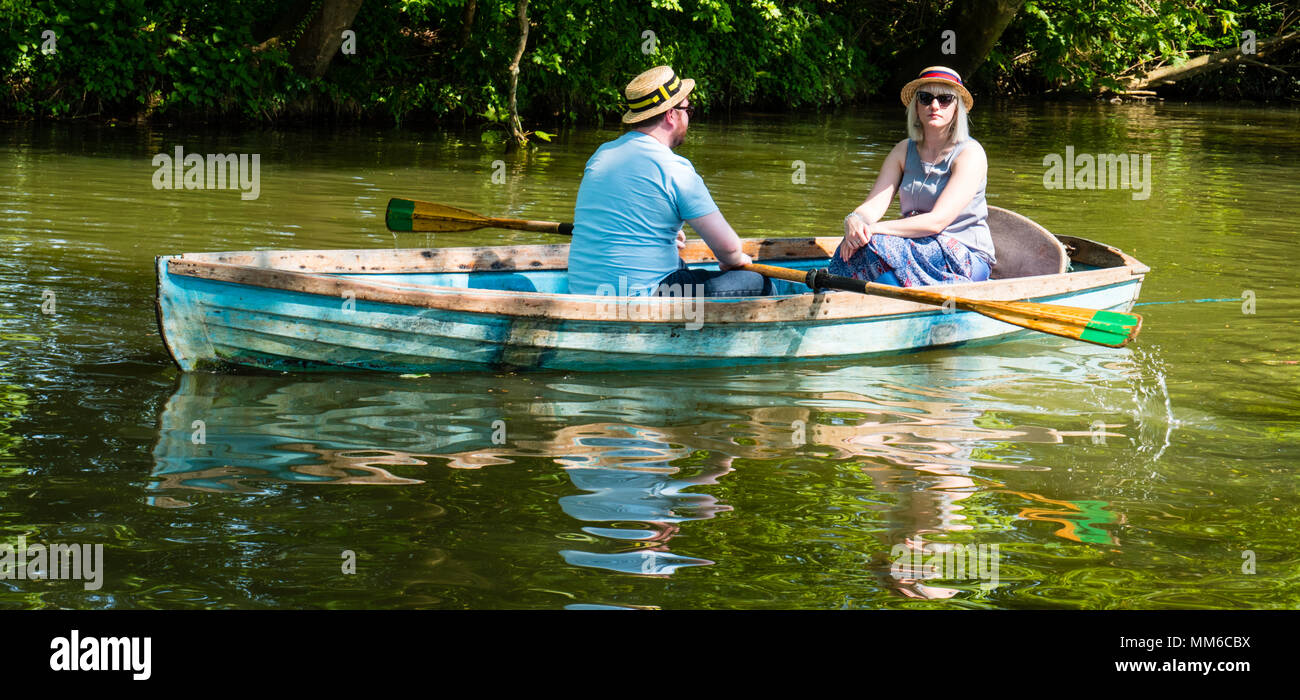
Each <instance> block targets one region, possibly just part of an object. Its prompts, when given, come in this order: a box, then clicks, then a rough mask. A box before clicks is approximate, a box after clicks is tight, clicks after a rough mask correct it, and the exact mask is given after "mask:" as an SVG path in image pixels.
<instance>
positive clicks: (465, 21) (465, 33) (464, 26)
mask: <svg viewBox="0 0 1300 700" xmlns="http://www.w3.org/2000/svg"><path fill="white" fill-rule="evenodd" d="M477 9H478V0H468V2H466V3H465V10H464V11H463V12H462V13H461V15H460V41H457V42H456V50H458V51H459V50H460V49H463V48H465V46H466V45H467V44H469V35H470V32H471V30H473V28H474V12H475V10H477Z"/></svg>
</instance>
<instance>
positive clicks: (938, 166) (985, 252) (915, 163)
mask: <svg viewBox="0 0 1300 700" xmlns="http://www.w3.org/2000/svg"><path fill="white" fill-rule="evenodd" d="M968 146H973V147H974V148H979V149H981V150H982V149H983V146H981V145H979V142H978V141H976V140H975V139H967V140H965V141H962V142H961V143H959V144H957V145H955V146H953V148H952V152H951V153H949V154H948V157H947V158H944V159H943V160H942V161H941V162H939V163H925V162H922V160H921V154H920V152H919V151H917V150H916V142H915V141H913V140H912V139H908V140H907V162H906V163H905V164H904V165H903V181H902V182H901V183H900V184H899V188H898V198H899V203H900V204H901V205H902V208H903V215H904V216H907V215H909V214H910V213H911V212H919V213H925V212H928V211H930V210H932V209H934V203H935V202H937V201H939V193H941V192H943V188H944V187H946V186H947V185H948V173H949V171H951V170H952V163H953V161H955V160H957V156H958V154H960V153H961V152H962V151H963V150H965V149H966V148H967V147H968ZM987 185H988V178H987V177H986V178H984V179H983V180H981V181H980V185H979V189H977V190H976V191H975V196H974V197H971V200H970V202H968V203H967V204H966V206H965V207H964V208H963V209H962V210H961V213H959V214H957V218H955V219H953V220H952V223H951V224H948V228H945V229H944V230H943V233H944V235H947V236H952V237H953V238H955V239H957V240H958V241H960V242H961V243H962V244H963V245H965V246H966V247H967V248H970V249H971V251H972V252H974V253H977V254H979V255H980V257H982V258H984V261H985V262H987V263H988V264H989V267H992V266H993V263H994V262H996V261H997V258H995V257H994V256H993V236H992V234H990V233H989V224H988V218H989V207H988V203H986V202H985V201H984V188H985V186H987Z"/></svg>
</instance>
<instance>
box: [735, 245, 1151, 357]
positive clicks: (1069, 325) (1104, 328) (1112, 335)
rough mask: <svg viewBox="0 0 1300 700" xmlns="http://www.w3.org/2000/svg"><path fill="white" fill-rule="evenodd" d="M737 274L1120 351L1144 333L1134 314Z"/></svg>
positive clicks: (836, 280)
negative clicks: (930, 308)
mask: <svg viewBox="0 0 1300 700" xmlns="http://www.w3.org/2000/svg"><path fill="white" fill-rule="evenodd" d="M741 269H745V270H751V271H753V272H757V273H758V274H760V275H763V276H764V277H775V278H777V279H783V280H787V281H790V282H802V283H803V284H806V285H808V286H809V287H811V288H813V289H814V290H817V289H840V290H844V291H846V292H858V293H860V294H874V295H876V296H882V297H889V298H890V299H902V300H904V301H914V302H918V303H921V304H933V305H935V306H947V307H948V308H954V309H962V310H964V311H974V312H975V313H977V314H983V315H985V316H988V317H989V318H995V319H997V320H999V321H1002V322H1003V323H1010V324H1011V325H1013V326H1020V327H1021V328H1028V329H1030V330H1035V331H1042V332H1044V333H1051V334H1052V335H1059V336H1061V337H1062V338H1073V339H1075V340H1082V341H1084V342H1086V343H1095V344H1097V345H1106V346H1109V347H1112V348H1118V347H1122V346H1123V345H1124V344H1125V343H1127V342H1128V341H1130V340H1132V339H1134V338H1136V337H1137V335H1138V331H1139V330H1141V329H1142V317H1141V316H1140V315H1138V314H1130V313H1122V312H1119V311H1099V310H1097V309H1081V308H1077V307H1074V306H1057V305H1055V304H1036V303H1033V302H1028V301H977V300H974V299H965V298H962V297H954V296H948V295H946V294H943V293H941V292H933V291H929V290H925V289H915V288H912V287H895V286H892V285H888V284H875V283H872V282H864V281H862V280H855V279H852V278H849V277H840V276H838V275H832V274H830V273H829V272H827V271H826V270H810V271H804V270H791V269H790V268H788V267H773V266H772V265H758V264H753V265H746V266H744V267H743V268H741Z"/></svg>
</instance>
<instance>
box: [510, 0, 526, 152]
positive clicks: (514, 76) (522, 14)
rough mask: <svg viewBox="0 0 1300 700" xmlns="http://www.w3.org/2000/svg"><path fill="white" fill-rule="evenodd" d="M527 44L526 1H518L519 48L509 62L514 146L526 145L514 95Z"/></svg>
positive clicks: (511, 123) (511, 132) (511, 127)
mask: <svg viewBox="0 0 1300 700" xmlns="http://www.w3.org/2000/svg"><path fill="white" fill-rule="evenodd" d="M527 44H528V0H519V46H518V47H517V48H516V49H515V60H513V61H511V62H510V136H511V137H512V138H513V139H514V144H515V145H516V146H525V145H527V144H528V137H527V136H525V135H524V128H523V125H522V124H521V123H520V121H519V108H518V107H517V105H516V102H515V94H516V92H517V88H518V86H519V60H520V59H522V58H523V57H524V47H525V46H527Z"/></svg>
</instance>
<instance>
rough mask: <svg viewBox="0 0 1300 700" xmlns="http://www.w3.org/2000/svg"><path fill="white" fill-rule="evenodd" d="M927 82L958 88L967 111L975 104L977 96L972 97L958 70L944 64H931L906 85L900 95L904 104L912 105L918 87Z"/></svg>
mask: <svg viewBox="0 0 1300 700" xmlns="http://www.w3.org/2000/svg"><path fill="white" fill-rule="evenodd" d="M926 83H943V84H944V85H951V86H953V87H954V88H955V89H956V90H957V94H958V95H960V96H961V102H962V104H964V105H966V111H968V112H969V111H970V108H971V107H974V106H975V98H973V97H971V96H970V91H969V90H967V89H966V86H965V85H962V82H961V76H960V75H957V71H955V70H953V69H951V68H945V67H944V66H930V67H929V68H926V69H925V70H923V71H921V75H919V76H917V78H916V80H913V81H912V82H910V83H908V84H906V85H904V86H903V92H902V93H901V95H900V96H901V97H902V98H903V104H904V105H911V104H912V98H913V97H915V96H916V89H917V88H919V87H921V86H922V85H925V84H926Z"/></svg>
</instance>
